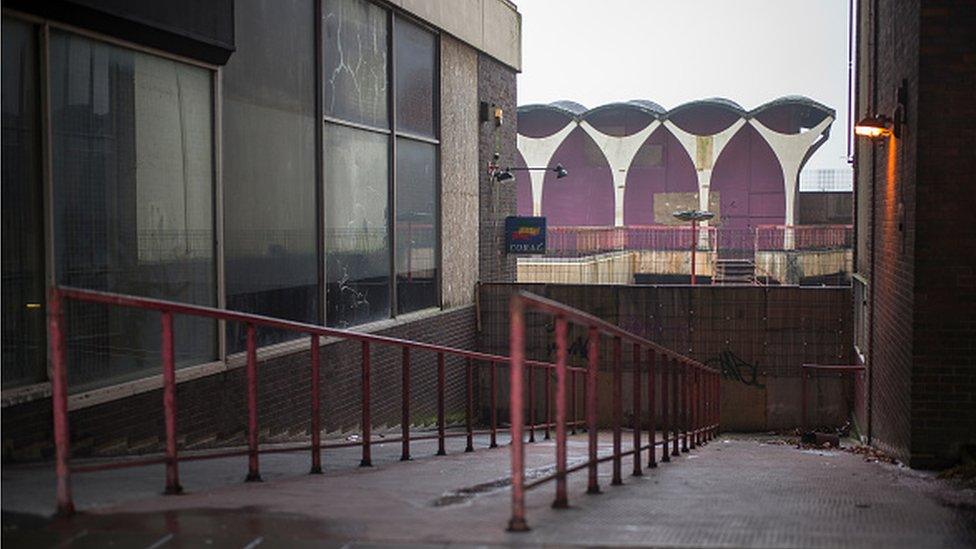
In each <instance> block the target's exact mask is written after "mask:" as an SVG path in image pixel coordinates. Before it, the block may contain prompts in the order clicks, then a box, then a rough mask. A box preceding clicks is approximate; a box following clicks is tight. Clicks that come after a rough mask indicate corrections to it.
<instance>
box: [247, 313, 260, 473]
mask: <svg viewBox="0 0 976 549" xmlns="http://www.w3.org/2000/svg"><path fill="white" fill-rule="evenodd" d="M245 330H246V332H247V451H248V452H247V477H246V478H245V479H244V481H245V482H260V481H261V473H260V472H259V471H258V353H257V342H256V341H255V335H254V324H250V323H248V324H247V326H246V328H245Z"/></svg>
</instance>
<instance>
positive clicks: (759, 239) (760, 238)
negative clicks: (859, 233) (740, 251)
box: [755, 225, 854, 252]
mask: <svg viewBox="0 0 976 549" xmlns="http://www.w3.org/2000/svg"><path fill="white" fill-rule="evenodd" d="M755 241H756V245H755V248H756V251H757V252H762V251H782V250H784V249H790V250H832V249H838V248H850V247H852V246H853V245H854V226H853V225H759V226H757V227H756V236H755Z"/></svg>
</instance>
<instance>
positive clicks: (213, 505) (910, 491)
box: [2, 435, 976, 548]
mask: <svg viewBox="0 0 976 549" xmlns="http://www.w3.org/2000/svg"><path fill="white" fill-rule="evenodd" d="M626 438H627V437H626V436H625V440H626ZM484 442H485V441H484V440H483V439H479V443H481V446H482V447H483V446H484ZM774 442H776V441H775V440H774V439H770V438H768V437H755V436H734V435H725V436H722V437H721V438H720V439H718V440H716V441H713V442H712V443H710V444H709V445H707V446H705V447H703V448H700V449H697V450H693V451H692V452H691V453H689V454H683V455H682V457H679V458H674V459H675V461H674V462H672V463H670V464H662V465H661V466H659V467H658V468H657V469H654V470H651V471H646V472H645V475H644V476H642V477H631V476H629V474H628V475H627V476H626V477H625V479H624V480H625V483H624V485H623V486H609V480H610V478H609V475H610V467H609V464H607V466H605V467H601V469H600V473H601V487H602V489H603V493H602V494H600V495H595V496H594V495H586V494H584V492H585V482H586V479H585V473H583V472H581V473H577V474H575V475H573V477H571V481H570V492H569V494H570V505H571V508H570V509H568V510H554V509H551V508H550V503H551V498H552V495H553V490H554V487H553V486H552V485H551V484H546V485H544V486H542V487H540V488H538V489H536V490H534V491H532V492H530V493H529V497H528V499H527V519H528V521H529V525H530V526H531V527H532V530H531V531H530V532H528V533H520V534H515V533H508V532H506V531H505V530H504V526H505V524H506V522H507V519H508V513H509V501H510V499H509V498H510V492H509V490H508V487H507V482H506V478H507V476H508V466H509V461H508V460H509V452H508V449H507V447H502V448H498V449H494V450H487V449H482V450H479V451H478V452H476V453H475V454H464V453H462V452H460V450H461V448H462V446H461V444H463V441H462V440H455V441H453V442H452V443H451V444H450V445H449V446H448V451H449V455H448V456H446V457H433V456H432V454H433V451H434V446H433V445H432V444H430V443H420V442H418V443H416V444H415V446H414V456H416V458H415V459H414V460H413V461H411V462H408V463H400V462H398V461H397V457H398V455H399V446H398V445H397V444H386V445H383V446H380V447H377V448H376V449H375V451H374V462H375V463H376V466H375V467H373V468H363V469H361V468H357V467H355V466H354V465H355V464H356V463H357V462H358V456H357V454H356V452H355V451H354V450H348V451H347V450H340V451H330V452H327V453H326V454H325V464H326V466H327V471H326V474H324V475H315V476H309V475H306V474H303V473H304V471H306V470H307V468H308V457H307V455H305V454H288V455H274V456H273V457H272V456H262V473H263V475H264V477H265V479H266V480H265V482H263V483H251V484H243V483H241V482H240V478H241V476H242V474H243V472H244V470H245V468H246V465H245V461H244V460H243V459H236V458H235V459H226V460H216V461H210V462H194V463H187V464H185V465H181V475H182V480H183V484H184V487H185V488H186V489H187V492H188V493H187V494H185V495H182V496H159V495H156V494H157V493H158V491H159V489H160V488H161V485H162V484H161V483H162V478H161V477H162V469H161V467H154V468H146V469H132V470H122V471H113V472H109V473H98V474H95V475H82V476H78V477H76V482H75V484H74V487H75V493H76V498H77V501H78V503H79V506H80V507H81V508H83V509H85V510H86V512H84V513H82V514H80V515H78V516H77V517H75V518H73V519H71V520H53V521H51V520H49V519H44V518H41V517H38V516H37V515H36V514H30V513H39V512H40V513H43V512H44V509H43V507H44V505H48V506H49V505H50V504H49V502H50V499H47V501H48V503H47V504H45V503H43V502H44V500H45V498H48V497H50V496H53V493H52V492H51V490H50V486H51V474H50V471H48V470H47V469H41V468H10V467H5V468H4V471H3V486H2V488H3V500H2V502H3V503H2V504H3V510H4V525H3V543H4V545H6V546H9V547H15V546H32V547H42V546H55V545H59V544H60V546H63V547H103V546H106V545H108V544H109V542H110V541H111V542H113V543H112V545H113V546H115V547H153V548H158V547H197V546H207V547H248V548H253V547H258V546H260V547H312V546H315V547H323V546H325V547H329V546H336V547H341V546H350V545H351V546H370V545H387V544H391V543H411V544H418V545H445V544H460V545H470V544H518V545H522V544H528V545H549V544H553V545H640V546H668V547H672V546H675V547H677V546H683V547H689V546H696V547H697V546H709V547H748V546H754V547H838V546H843V547H913V548H915V547H966V546H976V524H974V516H976V507H974V506H973V504H974V502H976V495H974V494H973V493H972V491H971V490H970V491H965V490H958V489H952V488H950V487H949V486H948V485H946V484H944V483H943V482H942V481H938V480H936V479H934V478H933V476H932V475H930V474H927V473H919V472H915V471H911V470H908V469H904V468H901V467H897V466H893V465H886V464H880V463H868V462H865V461H864V460H863V459H862V458H861V457H860V456H857V455H853V454H850V453H848V452H843V451H819V450H813V451H810V450H798V449H796V448H794V447H792V446H789V445H783V444H775V443H774ZM609 443H610V439H609V437H608V436H606V435H604V436H601V452H606V451H609ZM526 448H527V456H526V457H527V462H528V466H529V467H530V468H531V469H532V471H530V476H531V475H532V474H536V475H541V474H545V473H547V472H548V465H549V464H550V463H551V460H552V458H551V456H552V455H553V452H554V447H553V444H552V442H551V441H544V442H540V443H536V444H533V445H528V446H527V447H526ZM585 451H586V439H585V435H583V436H577V437H574V438H573V439H572V440H571V441H570V445H569V452H570V462H571V464H572V463H573V462H574V461H577V462H578V461H579V460H581V459H583V456H584V455H585ZM645 460H646V454H645ZM631 463H632V462H631V461H630V459H625V460H624V471H625V473H629V471H630V470H631V467H632V465H631ZM112 484H116V485H119V484H121V490H122V491H121V492H120V491H119V490H116V489H113V488H111V485H112Z"/></svg>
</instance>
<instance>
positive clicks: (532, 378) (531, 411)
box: [524, 364, 535, 442]
mask: <svg viewBox="0 0 976 549" xmlns="http://www.w3.org/2000/svg"><path fill="white" fill-rule="evenodd" d="M524 368H525V373H526V375H528V376H529V442H535V398H534V397H535V371H534V370H533V369H532V365H531V364H527V365H525V366H524Z"/></svg>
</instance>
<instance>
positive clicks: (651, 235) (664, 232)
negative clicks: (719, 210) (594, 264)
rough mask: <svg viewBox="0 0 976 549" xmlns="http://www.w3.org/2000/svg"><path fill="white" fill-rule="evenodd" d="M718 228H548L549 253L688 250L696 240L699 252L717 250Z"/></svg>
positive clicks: (581, 253) (547, 251) (547, 249)
mask: <svg viewBox="0 0 976 549" xmlns="http://www.w3.org/2000/svg"><path fill="white" fill-rule="evenodd" d="M716 230H717V229H716V228H715V227H698V228H692V227H691V226H689V225H674V226H670V225H629V226H626V227H569V226H560V227H549V228H548V229H547V233H546V239H547V242H546V253H547V254H548V255H555V256H562V257H567V256H570V257H571V256H577V255H588V254H594V253H604V252H614V251H631V250H674V251H686V250H688V249H690V248H691V246H692V243H693V242H695V241H697V243H698V249H699V250H700V251H708V250H714V249H715V235H716Z"/></svg>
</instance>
